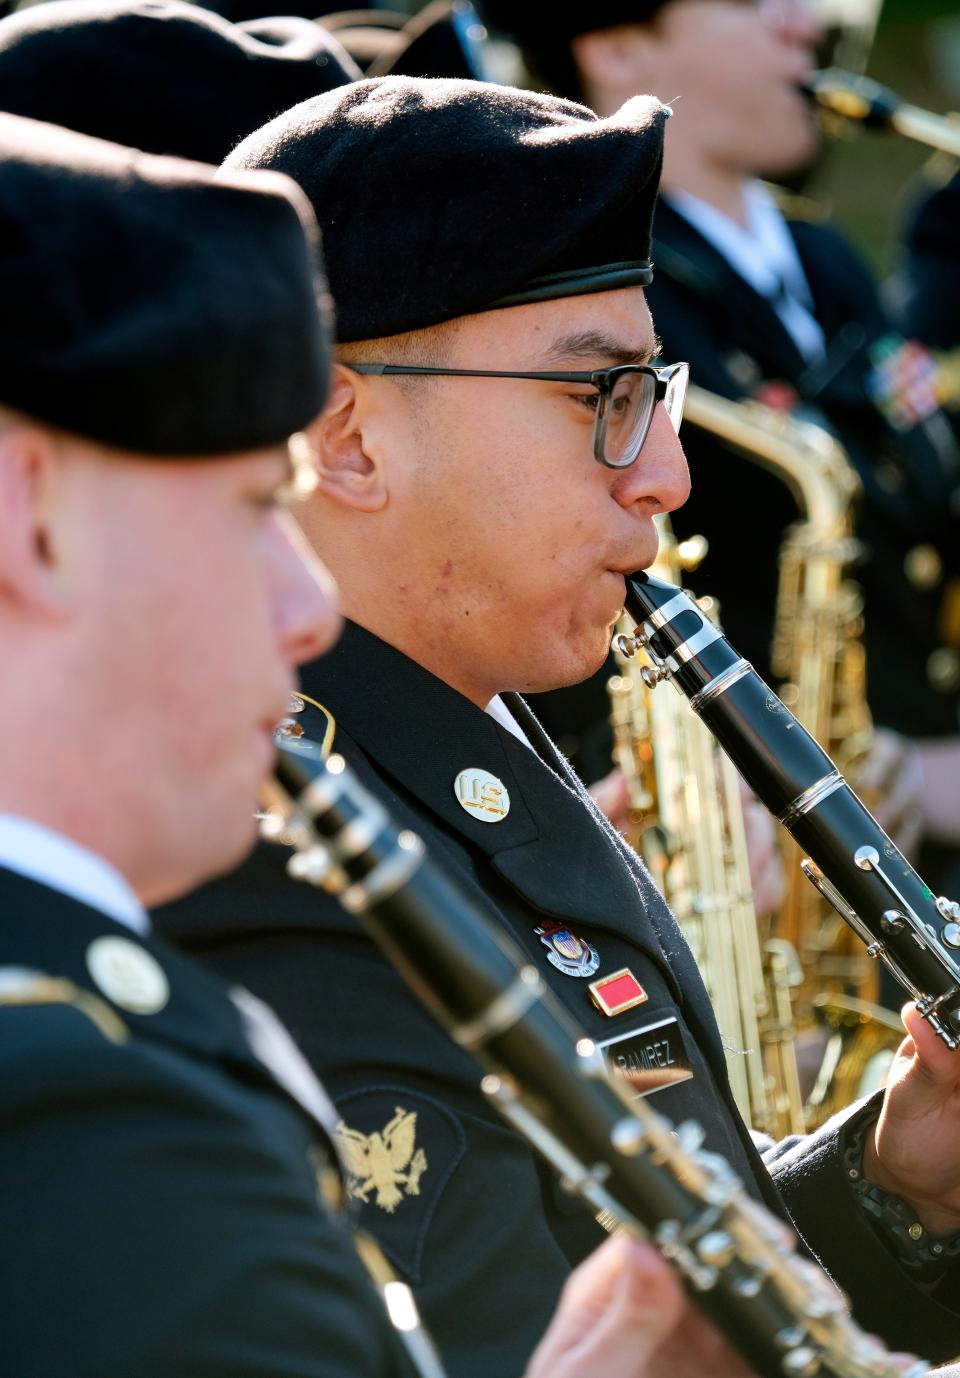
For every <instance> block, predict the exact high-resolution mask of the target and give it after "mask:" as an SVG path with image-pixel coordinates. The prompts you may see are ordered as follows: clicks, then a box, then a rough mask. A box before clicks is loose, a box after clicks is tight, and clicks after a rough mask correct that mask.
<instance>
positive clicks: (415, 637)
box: [337, 572, 500, 708]
mask: <svg viewBox="0 0 960 1378" xmlns="http://www.w3.org/2000/svg"><path fill="white" fill-rule="evenodd" d="M337 582H338V584H339V585H340V590H341V596H342V605H343V611H344V614H345V616H347V617H349V618H350V620H351V621H352V622H356V623H357V624H358V625H359V626H361V627H363V628H365V629H366V631H368V632H372V633H373V635H374V636H377V637H379V638H380V640H381V641H386V642H387V644H388V645H390V646H394V647H395V648H396V649H397V650H398V651H402V652H403V654H404V655H405V656H408V657H409V658H410V659H411V660H413V661H416V663H417V664H418V665H422V666H423V668H424V669H425V670H429V672H430V673H431V674H432V675H435V676H436V677H437V679H440V680H443V682H444V684H448V685H449V686H450V688H451V689H455V690H456V691H457V693H458V694H462V695H463V696H464V698H466V699H469V700H470V702H471V703H473V704H475V705H476V706H477V707H478V708H486V706H487V704H488V703H489V702H490V700H491V699H492V698H493V697H494V696H495V695H496V694H497V693H499V692H500V690H499V689H497V688H496V687H495V686H493V685H491V684H490V683H489V682H488V681H487V680H486V679H485V677H484V676H482V675H474V674H473V673H472V672H471V670H472V666H471V662H469V661H467V660H466V659H465V658H464V657H461V656H458V655H457V645H458V638H457V628H456V625H455V621H459V620H460V619H459V618H456V616H455V614H450V615H449V616H447V617H444V616H443V615H442V614H441V615H438V613H437V609H436V607H435V606H434V607H433V608H431V609H427V608H424V607H423V606H422V605H420V603H419V600H417V599H416V598H415V597H411V596H410V595H411V589H410V587H409V586H408V585H405V584H404V583H400V584H398V585H397V586H396V587H395V588H394V589H393V590H392V592H391V593H390V594H385V592H384V589H383V588H382V587H381V588H380V589H378V590H377V593H376V596H375V597H374V596H364V594H363V592H362V591H360V590H358V589H351V588H348V586H347V582H346V581H345V580H344V578H343V576H342V574H340V573H339V572H338V574H337ZM474 644H475V643H474Z"/></svg>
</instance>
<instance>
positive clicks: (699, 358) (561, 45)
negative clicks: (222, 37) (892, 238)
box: [485, 0, 960, 890]
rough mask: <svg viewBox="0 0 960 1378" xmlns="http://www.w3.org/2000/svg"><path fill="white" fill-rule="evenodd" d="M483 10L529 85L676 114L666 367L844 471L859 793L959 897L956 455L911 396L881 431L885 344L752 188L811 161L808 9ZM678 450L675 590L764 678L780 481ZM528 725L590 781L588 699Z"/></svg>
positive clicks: (860, 299)
mask: <svg viewBox="0 0 960 1378" xmlns="http://www.w3.org/2000/svg"><path fill="white" fill-rule="evenodd" d="M485 13H486V14H487V16H488V18H489V19H490V21H491V22H492V23H494V24H496V25H497V26H499V27H500V28H502V29H503V30H505V31H506V32H507V33H509V34H512V35H513V36H514V37H515V38H516V39H517V41H518V42H519V43H520V44H521V47H522V51H523V53H524V56H525V58H526V60H527V62H528V65H529V66H530V68H531V70H532V71H533V73H534V80H535V81H536V83H537V84H538V85H540V86H541V87H542V86H544V85H547V86H548V87H549V88H550V89H554V90H558V91H559V92H560V93H561V94H563V95H566V96H568V97H572V98H574V99H580V100H584V101H585V102H586V104H588V105H589V106H590V107H591V108H594V109H597V110H598V111H601V112H604V111H607V110H610V109H614V108H616V106H617V105H619V104H620V102H621V101H622V100H624V99H625V98H626V94H627V92H628V91H650V90H652V91H654V92H655V93H656V94H657V95H659V96H660V97H661V99H664V100H669V101H673V102H674V103H675V118H674V119H673V120H672V121H671V123H670V126H669V128H668V132H667V138H666V151H665V162H664V196H663V199H662V202H661V205H660V208H659V210H658V214H657V220H656V225H655V242H656V257H657V262H658V273H657V279H656V282H655V283H654V284H653V285H652V287H651V290H650V301H651V307H652V309H653V311H654V315H655V319H656V320H657V327H658V330H659V331H660V335H661V338H662V340H663V342H664V348H665V351H666V353H667V354H668V355H673V356H675V357H683V358H686V359H689V360H690V363H691V369H692V376H693V378H694V380H695V381H696V382H697V383H698V384H699V385H700V386H701V387H703V388H706V389H708V390H709V391H711V392H713V393H716V394H720V395H722V396H723V397H725V398H731V399H748V398H755V399H757V400H759V401H763V402H765V403H767V404H768V405H770V406H773V407H775V408H777V409H780V410H783V411H787V412H792V413H794V414H795V415H797V416H800V417H806V418H807V419H810V420H813V421H817V422H819V423H820V424H822V425H825V426H827V427H828V429H830V430H831V431H832V432H833V433H834V434H835V435H836V436H837V438H838V439H839V440H840V442H841V444H842V445H843V446H844V448H845V449H846V450H847V452H848V454H849V456H850V458H851V459H852V461H853V463H854V465H855V467H856V469H857V473H858V475H859V477H860V481H861V484H862V486H863V490H864V492H863V498H862V502H861V505H860V509H859V517H858V523H857V535H858V537H859V538H860V540H861V541H862V543H863V546H864V557H863V559H862V560H861V562H860V563H859V564H858V565H857V567H856V569H855V571H854V575H855V577H856V579H857V580H858V581H859V582H860V584H861V586H862V588H863V593H864V611H863V616H864V627H863V638H864V643H865V647H866V653H867V686H866V687H867V699H868V703H869V707H870V709H871V712H872V714H873V717H874V720H875V723H876V724H877V726H878V728H879V729H880V730H879V731H878V732H877V735H876V741H875V745H874V749H873V753H872V756H871V758H870V759H869V760H868V761H867V762H865V763H864V764H863V766H862V773H861V775H860V783H861V785H862V786H863V787H865V788H869V789H872V790H874V791H875V792H876V797H877V798H878V800H879V802H878V806H877V808H878V815H879V816H880V818H881V821H882V822H883V823H884V825H885V826H886V827H888V829H891V830H892V831H893V832H894V833H895V834H896V835H897V836H898V839H899V841H900V842H901V844H903V845H906V846H907V847H908V848H912V849H913V850H914V853H915V854H916V848H917V846H918V845H919V844H920V842H921V839H925V841H926V844H927V849H926V851H925V852H921V854H920V856H919V865H920V867H921V870H924V868H926V870H927V871H929V872H930V879H931V881H932V883H934V884H935V885H937V884H939V885H940V887H941V888H943V889H946V890H949V889H950V888H951V884H953V888H956V883H955V881H954V879H953V878H954V877H955V876H956V874H957V858H958V853H957V847H958V846H960V791H957V789H956V788H955V780H956V774H957V769H958V767H960V737H958V735H957V727H958V704H960V619H958V617H957V612H958V609H960V582H958V580H957V577H956V575H957V570H956V568H955V566H956V550H957V548H958V547H957V522H958V515H957V514H958V490H957V484H958V481H960V466H958V462H957V451H956V446H955V442H954V440H953V437H952V434H951V432H950V428H949V426H948V425H947V423H946V421H945V419H944V417H943V415H942V414H941V413H939V412H938V411H936V407H935V401H934V400H932V397H931V395H929V394H927V393H924V394H923V395H922V396H921V397H920V398H919V399H917V400H916V401H915V403H914V410H913V411H912V412H911V413H910V414H909V415H907V416H903V415H901V414H898V415H896V416H895V415H894V410H893V400H894V399H893V398H891V397H888V396H886V395H885V394H884V391H883V386H882V379H883V378H885V377H888V376H890V373H891V372H893V370H892V368H891V356H892V355H895V353H896V350H897V349H898V348H899V340H898V336H897V335H896V332H895V330H894V328H893V327H892V325H891V324H890V322H889V321H888V320H887V319H886V318H885V317H884V314H883V311H882V309H881V306H880V303H879V301H878V298H877V294H876V291H875V289H874V286H873V284H872V283H871V281H870V279H869V277H868V275H867V273H866V271H865V269H864V268H863V266H862V264H860V263H859V261H858V260H857V259H856V257H855V256H854V254H853V253H852V251H851V249H850V247H849V245H847V244H846V243H845V242H844V241H843V240H842V239H841V238H840V236H839V235H837V234H836V233H835V232H834V231H833V230H831V229H830V228H828V227H827V226H825V225H813V224H804V223H795V222H790V223H789V224H788V223H787V222H786V221H785V220H784V217H783V215H782V214H781V213H780V211H779V210H778V209H777V207H776V205H775V204H774V202H773V200H772V198H771V196H770V195H769V193H768V192H767V191H766V190H765V189H764V188H763V187H762V186H761V184H760V183H759V182H758V181H757V180H756V179H757V177H758V176H762V175H772V176H782V175H785V174H788V173H792V172H795V171H796V170H797V169H798V168H799V167H802V166H803V165H804V164H805V163H806V162H808V161H809V160H810V159H811V157H812V156H813V153H814V150H815V146H816V136H815V132H814V126H813V121H812V116H811V113H810V110H809V107H808V104H807V102H806V101H805V99H804V97H803V96H802V94H801V90H800V87H801V84H802V82H803V80H804V78H805V77H806V76H808V74H809V72H810V71H811V68H812V64H813V54H814V48H815V45H816V42H817V39H818V36H819V30H818V26H817V23H816V21H815V19H814V16H813V10H812V7H811V5H810V4H809V0H784V3H777V2H776V0H758V3H756V4H752V3H740V0H644V3H624V4H622V5H618V4H611V5H607V6H604V8H603V11H602V13H599V14H596V13H594V12H593V11H591V10H589V9H588V8H587V7H582V6H577V5H559V6H557V5H553V4H544V5H540V4H537V3H527V4H523V5H504V6H503V8H502V11H501V8H500V6H499V5H498V4H497V3H496V0H490V3H488V4H487V5H486V7H485ZM601 21H602V22H601ZM685 441H686V448H687V453H688V458H689V461H690V466H691V475H692V478H693V492H692V497H691V500H690V502H689V503H688V504H687V505H686V506H685V507H684V508H683V509H682V510H681V511H680V512H679V513H678V514H677V515H676V516H675V517H674V524H675V529H676V532H677V535H678V538H679V539H683V538H684V537H686V536H689V535H691V534H693V533H699V534H702V535H704V536H706V538H707V541H708V543H709V550H708V553H707V555H706V558H705V559H704V560H703V562H702V565H701V567H700V569H699V570H698V571H697V575H696V577H695V578H694V580H693V586H694V588H696V589H697V590H698V591H702V592H705V593H708V594H710V595H711V596H712V597H714V598H716V599H717V600H718V602H719V605H720V614H721V618H722V621H723V624H724V627H725V630H726V631H727V633H728V634H729V635H730V637H731V638H732V639H733V641H734V642H735V644H737V645H738V646H739V647H741V649H742V651H743V653H744V654H745V655H746V656H747V657H748V658H749V659H750V660H751V661H752V662H753V663H754V664H755V665H756V666H757V668H758V669H759V670H760V672H761V674H763V675H764V676H765V677H766V678H768V679H771V678H774V677H773V676H772V675H771V667H770V642H771V637H772V631H773V627H774V621H775V598H776V590H777V559H778V553H779V550H780V546H781V544H782V541H783V535H784V531H785V528H786V527H787V526H788V525H789V524H790V523H791V522H792V521H793V520H794V519H795V518H796V515H797V510H796V507H795V505H794V503H793V500H792V498H791V497H790V495H789V493H788V491H787V489H786V488H785V487H784V485H783V484H782V483H781V482H780V481H779V480H778V479H776V478H774V477H771V476H770V475H768V474H766V473H763V472H761V471H760V470H759V469H758V468H757V467H756V466H755V465H753V464H750V463H748V461H747V460H745V459H744V458H743V456H742V455H741V454H738V453H737V452H736V451H735V450H734V449H732V448H729V447H727V446H724V445H722V444H721V443H719V442H717V441H716V440H715V439H712V438H711V437H710V436H708V435H706V434H704V433H702V432H700V431H697V430H693V429H688V430H687V432H686V434H685ZM809 653H810V654H816V653H817V649H816V647H813V648H811V649H810V652H809ZM538 707H539V711H540V712H541V713H542V714H543V715H544V716H545V718H546V720H547V722H548V724H549V725H550V726H551V727H552V728H553V730H554V731H555V732H556V733H557V735H558V736H560V737H561V738H563V737H564V734H567V738H566V739H567V740H570V737H571V735H572V734H570V728H569V725H568V724H569V722H570V720H571V718H574V719H579V723H580V736H581V739H582V753H583V754H581V755H580V756H579V757H578V758H577V759H578V762H579V764H580V765H581V767H582V769H583V770H584V772H585V773H586V774H587V777H588V778H592V779H595V778H598V777H599V776H601V775H603V774H604V773H605V770H606V768H607V767H606V764H605V761H606V759H607V758H606V757H605V754H604V753H605V750H606V747H605V742H606V733H605V731H604V730H603V729H602V728H598V726H597V724H600V723H602V722H603V720H604V717H605V705H604V703H603V695H602V684H600V683H599V682H598V683H597V684H595V685H594V686H593V687H592V689H591V688H589V687H586V686H581V687H579V688H578V689H577V690H573V691H571V692H570V695H569V696H567V695H566V694H561V695H559V696H558V698H557V700H556V701H554V702H553V703H546V704H545V703H543V702H542V701H541V702H540V703H539V704H538ZM811 726H812V725H811ZM573 740H574V741H575V740H576V738H575V736H574V737H573ZM591 740H592V741H593V743H594V747H593V749H592V752H591ZM571 744H573V741H571ZM591 754H592V759H590V757H591Z"/></svg>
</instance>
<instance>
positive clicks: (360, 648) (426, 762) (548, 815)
mask: <svg viewBox="0 0 960 1378" xmlns="http://www.w3.org/2000/svg"><path fill="white" fill-rule="evenodd" d="M359 675H362V676H363V677H364V680H365V682H366V683H370V682H374V683H378V684H382V685H383V686H384V692H383V695H382V696H381V697H380V698H379V699H375V698H374V696H373V695H369V694H366V695H363V696H357V695H355V694H354V692H353V688H352V686H353V685H354V684H355V683H356V680H357V676H359ZM303 686H304V690H305V692H307V693H308V694H310V695H311V696H312V697H315V698H316V699H317V700H318V701H319V702H321V703H323V704H324V706H325V707H326V708H327V709H329V710H330V711H331V712H332V713H333V714H334V716H335V717H336V719H337V721H338V723H340V724H341V725H342V726H343V728H344V729H345V731H346V732H347V733H349V735H350V736H351V737H352V738H353V739H354V740H355V741H356V742H357V744H358V746H359V747H360V748H361V749H362V750H363V751H364V752H365V753H366V754H367V755H368V756H369V757H370V758H371V760H372V761H373V762H374V763H375V764H376V765H377V767H378V769H379V770H381V771H383V772H385V773H386V774H387V775H388V776H390V777H392V779H393V781H395V782H396V784H397V785H398V787H399V789H400V791H401V792H410V793H412V794H413V795H414V796H415V797H416V798H417V800H418V801H419V803H420V805H422V806H424V807H425V808H426V809H428V810H429V811H430V812H431V813H432V814H433V815H434V816H435V818H436V819H437V820H438V821H439V822H440V824H441V825H442V826H443V827H444V828H445V829H447V830H452V831H453V832H455V833H456V834H458V835H459V836H460V837H461V838H462V839H464V840H465V841H467V842H468V843H469V844H470V845H471V846H472V847H475V848H476V849H478V850H479V851H480V852H482V853H483V854H485V855H486V856H487V857H488V858H489V860H490V863H491V865H492V866H493V867H494V869H495V870H496V871H497V872H498V874H499V875H500V876H501V877H502V878H503V879H504V880H505V881H506V882H507V883H508V884H509V885H510V886H511V887H512V889H513V890H515V891H516V892H517V894H518V895H520V896H521V897H522V898H523V899H524V900H525V901H526V903H527V904H529V905H530V906H531V907H533V908H534V909H537V910H539V911H541V912H542V913H545V914H548V915H551V916H553V917H556V918H558V919H563V920H567V921H569V922H570V923H571V924H574V925H575V924H576V923H577V922H579V923H581V924H590V925H595V926H596V927H598V928H605V929H608V930H610V931H612V932H616V933H618V934H621V935H623V936H626V937H628V938H629V939H630V940H631V941H632V942H633V943H634V944H635V945H636V946H638V947H640V948H641V949H643V950H644V951H645V952H646V953H647V954H648V955H649V956H650V957H651V958H652V959H653V960H654V961H656V962H657V963H658V964H659V965H661V966H663V967H664V968H665V970H666V971H667V973H668V976H669V975H670V970H669V966H668V965H667V963H666V959H665V957H664V954H663V951H662V948H661V946H660V943H659V940H658V937H657V932H656V928H655V925H654V923H653V922H652V921H651V916H650V913H649V907H650V905H651V903H652V904H653V905H656V903H657V901H658V900H659V897H655V898H653V899H652V900H651V898H650V896H649V895H648V894H647V893H646V892H645V889H644V886H643V884H642V879H640V878H638V875H637V874H636V873H635V872H634V871H633V870H632V869H631V866H630V865H629V863H628V861H627V859H626V858H625V856H624V855H623V853H622V852H621V850H620V848H619V847H618V845H617V843H616V842H615V841H614V840H613V838H612V837H611V835H610V833H609V830H608V829H607V828H606V827H605V826H604V825H602V824H600V823H599V822H598V816H597V814H596V811H595V809H594V808H593V806H592V804H591V803H590V801H589V799H588V798H587V796H586V795H585V792H584V790H583V787H582V786H581V785H580V783H579V781H578V780H577V779H576V776H575V775H574V774H573V772H572V771H571V769H570V767H569V766H568V765H567V763H566V762H565V761H564V759H563V757H562V756H560V754H559V753H558V752H557V750H556V748H555V747H554V746H553V744H552V742H551V741H550V739H549V738H548V737H547V736H546V734H545V733H544V732H543V730H542V729H541V728H540V725H539V724H538V723H537V721H536V719H535V718H534V717H533V715H532V714H531V713H530V711H529V709H527V708H526V705H524V704H523V702H522V700H520V699H519V698H518V697H517V696H516V695H509V694H508V695H505V696H504V698H505V701H506V702H507V705H508V707H509V708H510V709H511V711H512V712H514V715H515V716H516V717H517V719H518V721H519V722H520V725H521V726H522V727H523V729H524V731H525V732H526V733H527V735H528V737H529V738H530V740H531V742H532V744H533V746H534V747H535V750H533V751H531V750H530V748H529V747H527V746H525V745H524V744H523V742H521V741H518V740H517V739H516V738H515V737H514V736H512V735H511V734H510V733H509V732H508V731H507V730H506V729H505V728H503V727H501V726H500V724H499V723H497V722H496V721H495V720H494V719H493V718H492V717H491V716H490V715H489V714H487V713H484V712H483V711H482V710H481V709H479V708H477V707H476V706H475V705H474V704H472V703H470V702H469V701H468V700H467V699H465V698H464V697H463V696H462V695H461V694H459V693H457V692H456V691H455V690H453V689H451V688H450V687H449V685H447V684H444V683H443V682H442V681H441V680H439V679H437V678H436V677H435V676H433V675H431V674H430V673H429V672H428V671H426V670H425V669H423V667H422V666H420V665H417V664H416V663H415V662H413V661H411V660H410V659H409V658H408V657H406V656H404V655H402V654H401V653H400V652H399V651H397V650H396V649H394V648H393V647H391V646H388V645H387V644H386V643H385V642H383V641H380V640H379V639H378V638H376V637H374V636H372V635H371V634H370V633H369V632H367V631H364V630H363V629H362V628H360V627H357V626H356V625H353V624H349V623H348V624H347V627H346V630H345V632H344V636H343V638H342V639H341V642H340V644H339V646H338V647H337V648H336V649H335V650H334V651H333V652H332V653H331V654H328V655H327V656H325V657H324V658H323V659H322V660H319V661H315V662H313V664H312V665H310V666H308V667H306V669H305V670H304V671H303ZM305 725H306V724H305ZM308 731H311V728H310V726H309V725H308ZM311 735H312V731H311ZM468 768H480V769H482V770H484V771H488V772H489V773H490V774H491V775H493V776H495V777H496V779H497V780H499V781H500V782H501V783H502V785H503V786H504V787H505V788H506V791H507V793H508V795H509V800H510V807H509V811H508V812H507V814H506V816H505V817H503V818H502V820H501V821H499V822H482V821H480V820H478V819H477V818H476V817H475V816H473V815H472V814H471V813H469V812H467V811H466V810H465V809H464V808H463V807H462V806H461V804H460V803H459V802H458V800H457V796H456V793H455V790H454V783H455V781H456V778H457V776H458V774H459V772H460V771H462V770H465V769H468ZM651 891H652V884H651ZM654 895H655V892H654ZM659 904H660V906H661V907H662V900H660V901H659Z"/></svg>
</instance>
